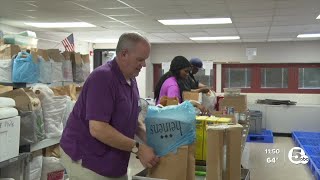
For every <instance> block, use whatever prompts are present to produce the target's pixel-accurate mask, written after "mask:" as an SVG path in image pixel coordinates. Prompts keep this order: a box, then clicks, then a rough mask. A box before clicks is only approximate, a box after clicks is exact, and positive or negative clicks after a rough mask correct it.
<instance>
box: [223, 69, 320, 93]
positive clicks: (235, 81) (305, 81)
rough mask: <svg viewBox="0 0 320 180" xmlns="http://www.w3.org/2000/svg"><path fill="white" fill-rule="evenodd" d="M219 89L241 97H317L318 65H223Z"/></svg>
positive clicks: (318, 87) (318, 83)
mask: <svg viewBox="0 0 320 180" xmlns="http://www.w3.org/2000/svg"><path fill="white" fill-rule="evenodd" d="M222 73H223V74H222V89H221V91H222V90H223V88H230V87H231V88H233V87H234V88H241V92H244V93H312V94H315V93H320V64H319V63H318V64H294V63H291V64H223V65H222Z"/></svg>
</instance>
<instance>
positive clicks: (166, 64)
mask: <svg viewBox="0 0 320 180" xmlns="http://www.w3.org/2000/svg"><path fill="white" fill-rule="evenodd" d="M162 69H163V73H166V72H168V71H169V69H170V62H162Z"/></svg>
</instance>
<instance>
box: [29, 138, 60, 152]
mask: <svg viewBox="0 0 320 180" xmlns="http://www.w3.org/2000/svg"><path fill="white" fill-rule="evenodd" d="M60 139H61V137H57V138H51V139H44V140H42V141H40V142H38V143H35V144H31V147H30V152H34V151H37V150H40V149H44V148H47V147H50V146H53V145H56V144H59V142H60Z"/></svg>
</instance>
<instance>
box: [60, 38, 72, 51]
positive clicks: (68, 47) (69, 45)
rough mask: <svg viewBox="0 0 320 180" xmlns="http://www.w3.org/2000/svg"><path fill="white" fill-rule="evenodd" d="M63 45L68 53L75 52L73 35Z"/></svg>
mask: <svg viewBox="0 0 320 180" xmlns="http://www.w3.org/2000/svg"><path fill="white" fill-rule="evenodd" d="M62 44H63V46H64V48H65V49H66V51H69V52H74V39H73V34H70V35H69V36H68V37H67V38H65V39H64V40H63V41H62Z"/></svg>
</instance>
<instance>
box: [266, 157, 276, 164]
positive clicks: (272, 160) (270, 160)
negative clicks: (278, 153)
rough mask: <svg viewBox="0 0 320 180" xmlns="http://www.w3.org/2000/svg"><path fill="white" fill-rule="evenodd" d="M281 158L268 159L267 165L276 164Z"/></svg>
mask: <svg viewBox="0 0 320 180" xmlns="http://www.w3.org/2000/svg"><path fill="white" fill-rule="evenodd" d="M278 159H279V158H276V157H274V158H269V157H268V158H267V163H268V164H270V163H276V162H277V160H278Z"/></svg>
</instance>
